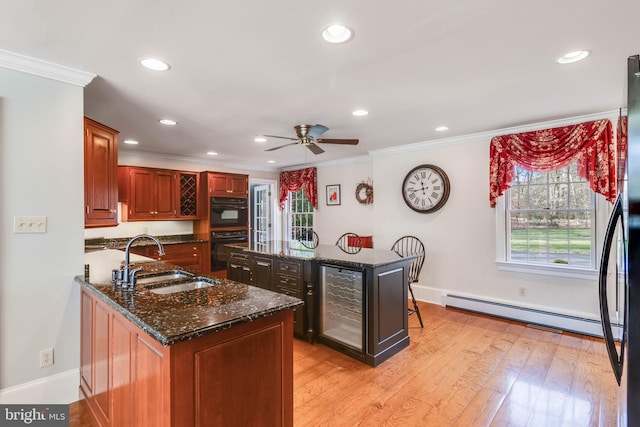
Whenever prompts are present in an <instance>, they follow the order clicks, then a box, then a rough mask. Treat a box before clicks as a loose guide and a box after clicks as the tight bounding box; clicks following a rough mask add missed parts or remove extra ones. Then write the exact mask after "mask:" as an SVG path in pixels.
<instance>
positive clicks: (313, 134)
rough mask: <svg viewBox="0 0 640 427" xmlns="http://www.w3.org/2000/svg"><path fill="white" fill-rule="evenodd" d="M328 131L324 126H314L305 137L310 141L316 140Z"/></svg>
mask: <svg viewBox="0 0 640 427" xmlns="http://www.w3.org/2000/svg"><path fill="white" fill-rule="evenodd" d="M328 130H329V128H328V127H326V126H324V125H315V126H314V127H312V128H311V130H310V131H309V132H307V137H309V138H311V139H316V138H317V137H319V136H320V135H322V134H323V133H325V132H326V131H328Z"/></svg>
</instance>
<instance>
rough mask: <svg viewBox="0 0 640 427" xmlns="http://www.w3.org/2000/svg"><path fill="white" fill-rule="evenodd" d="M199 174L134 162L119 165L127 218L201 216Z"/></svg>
mask: <svg viewBox="0 0 640 427" xmlns="http://www.w3.org/2000/svg"><path fill="white" fill-rule="evenodd" d="M198 184H199V176H198V173H196V172H180V171H175V170H168V169H155V168H144V167H134V166H120V167H119V168H118V189H119V199H120V201H121V202H123V203H122V220H123V221H157V220H188V219H191V220H193V219H197V218H198V205H197V194H198Z"/></svg>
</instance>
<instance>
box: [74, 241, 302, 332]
mask: <svg viewBox="0 0 640 427" xmlns="http://www.w3.org/2000/svg"><path fill="white" fill-rule="evenodd" d="M123 260H124V254H123V253H122V252H121V251H118V250H103V251H97V252H91V253H86V254H85V263H87V264H89V280H85V278H84V276H76V277H75V281H76V282H78V283H79V284H80V285H81V286H82V287H83V288H85V289H86V290H88V291H90V292H91V293H93V294H94V295H96V296H97V297H98V298H100V299H101V300H102V301H104V302H105V303H107V304H108V305H109V306H110V307H112V308H114V309H115V310H117V311H118V312H119V313H121V314H122V315H123V316H124V317H125V318H126V319H128V320H130V321H131V322H132V323H134V324H135V325H136V326H138V327H140V328H141V329H142V330H144V331H145V332H147V333H148V334H149V335H150V336H151V337H153V338H154V339H156V340H157V341H158V342H159V343H160V344H162V345H172V344H175V343H177V342H180V341H186V340H189V339H193V338H196V337H199V336H202V335H205V334H209V333H214V332H217V331H220V330H224V329H228V328H231V327H233V326H234V325H236V324H240V323H245V322H250V321H252V320H255V319H258V318H260V317H265V316H269V315H271V314H273V313H276V312H279V311H282V310H290V309H293V308H295V307H298V306H300V305H302V304H303V302H302V301H301V300H299V299H298V298H294V297H290V296H287V295H284V294H279V293H275V292H270V291H267V290H263V289H260V288H256V287H254V286H249V285H245V284H243V283H238V282H234V281H231V280H227V279H221V278H216V279H217V280H218V281H219V284H218V285H214V286H210V287H207V288H201V289H194V290H190V291H183V292H176V293H173V294H166V295H158V294H155V293H152V292H151V291H150V290H149V289H145V288H143V287H142V286H140V285H138V286H137V289H136V290H135V291H133V292H131V291H123V290H121V289H116V288H115V287H114V286H113V285H112V284H111V270H112V269H113V268H117V267H118V266H119V265H120V263H121V262H122V261H123ZM130 261H131V262H132V263H135V264H136V266H141V267H143V271H142V272H140V273H139V274H143V273H146V272H161V271H167V270H173V269H180V270H184V269H183V268H180V267H177V266H174V265H171V264H168V263H164V262H158V261H149V258H145V257H141V256H138V255H134V254H131V259H130ZM205 277H210V278H214V276H205Z"/></svg>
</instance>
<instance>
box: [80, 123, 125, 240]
mask: <svg viewBox="0 0 640 427" xmlns="http://www.w3.org/2000/svg"><path fill="white" fill-rule="evenodd" d="M84 138H85V140H84V198H85V213H84V215H85V216H84V224H85V227H87V228H89V227H111V226H116V225H118V213H117V208H118V132H117V131H115V130H113V129H110V128H108V127H106V126H104V125H101V124H100V123H97V122H94V121H93V120H91V119H88V118H85V135H84Z"/></svg>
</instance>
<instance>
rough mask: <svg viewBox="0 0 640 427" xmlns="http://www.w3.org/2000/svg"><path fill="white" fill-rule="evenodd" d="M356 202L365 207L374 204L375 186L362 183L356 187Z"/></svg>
mask: <svg viewBox="0 0 640 427" xmlns="http://www.w3.org/2000/svg"><path fill="white" fill-rule="evenodd" d="M356 200H357V201H358V202H360V203H362V204H363V205H368V204H370V203H373V185H371V184H367V183H366V182H361V183H360V184H358V186H357V187H356Z"/></svg>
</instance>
